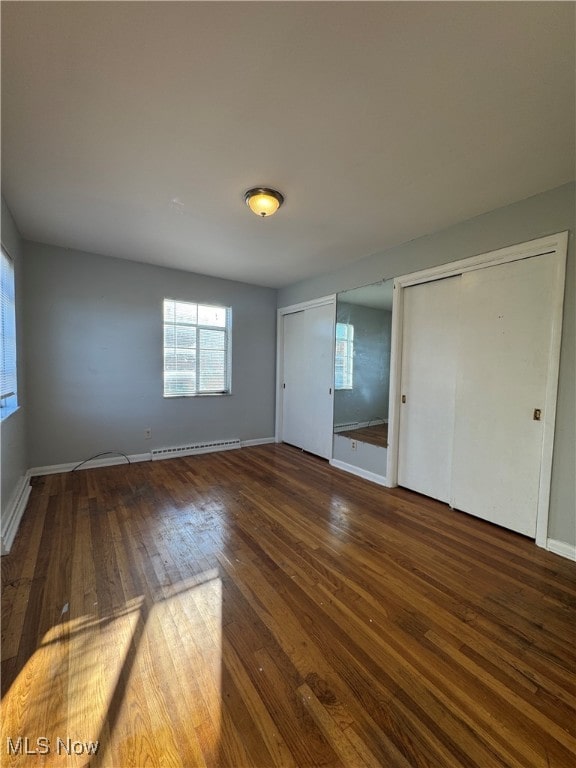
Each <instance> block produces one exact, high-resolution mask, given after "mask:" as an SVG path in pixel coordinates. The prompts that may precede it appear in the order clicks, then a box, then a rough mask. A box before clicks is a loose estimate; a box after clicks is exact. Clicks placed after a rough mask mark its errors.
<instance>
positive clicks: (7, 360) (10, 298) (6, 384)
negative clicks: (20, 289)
mask: <svg viewBox="0 0 576 768" xmlns="http://www.w3.org/2000/svg"><path fill="white" fill-rule="evenodd" d="M1 253H2V266H1V277H0V296H1V304H2V309H1V316H2V317H1V324H2V326H1V347H2V348H1V360H0V365H1V368H0V414H1V417H2V418H4V416H7V415H8V414H9V413H11V412H12V411H13V410H14V409H15V408H16V406H17V405H18V401H17V380H16V305H15V298H14V264H13V263H12V259H11V258H10V257H9V256H8V254H7V253H6V251H5V250H4V249H3V248H2V249H1Z"/></svg>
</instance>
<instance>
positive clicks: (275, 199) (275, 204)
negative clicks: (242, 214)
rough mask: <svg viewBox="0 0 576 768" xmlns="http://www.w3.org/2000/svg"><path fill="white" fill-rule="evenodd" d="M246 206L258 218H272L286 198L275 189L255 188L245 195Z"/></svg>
mask: <svg viewBox="0 0 576 768" xmlns="http://www.w3.org/2000/svg"><path fill="white" fill-rule="evenodd" d="M244 199H245V200H246V205H247V206H248V207H249V208H250V210H251V211H253V212H254V213H255V214H256V216H262V217H264V216H272V214H273V213H276V211H277V210H278V208H280V206H281V205H282V203H283V202H284V197H283V196H282V195H281V194H280V192H277V191H276V190H275V189H268V188H267V187H255V188H254V189H249V190H248V192H246V194H245V195H244Z"/></svg>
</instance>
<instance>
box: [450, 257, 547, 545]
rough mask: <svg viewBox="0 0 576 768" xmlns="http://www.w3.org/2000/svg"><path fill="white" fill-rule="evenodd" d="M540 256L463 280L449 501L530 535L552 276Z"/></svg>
mask: <svg viewBox="0 0 576 768" xmlns="http://www.w3.org/2000/svg"><path fill="white" fill-rule="evenodd" d="M551 262H552V260H551V258H550V257H549V256H546V255H543V256H537V257H533V258H530V259H523V260H520V261H514V262H511V263H508V264H502V265H499V266H494V267H490V268H487V269H479V270H475V271H473V272H468V273H466V274H464V275H462V283H461V299H462V307H463V312H462V317H461V323H460V343H459V352H458V377H457V386H456V409H455V412H456V418H455V427H454V453H453V471H452V499H451V503H452V506H454V507H455V508H456V509H461V510H464V511H465V512H469V513H471V514H473V515H476V516H478V517H481V518H483V519H485V520H489V521H491V522H494V523H497V524H498V525H502V526H504V527H506V528H510V529H512V530H515V531H518V532H519V533H523V534H525V535H528V536H531V537H534V536H535V534H536V513H537V505H538V491H539V483H540V464H541V457H542V430H543V423H542V421H535V420H534V410H535V409H543V408H544V404H545V397H546V383H547V372H548V365H549V354H550V338H551V327H552V312H553V306H554V303H553V294H554V282H555V271H554V265H553V263H551Z"/></svg>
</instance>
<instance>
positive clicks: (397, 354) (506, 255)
mask: <svg viewBox="0 0 576 768" xmlns="http://www.w3.org/2000/svg"><path fill="white" fill-rule="evenodd" d="M567 249H568V232H559V233H557V234H554V235H549V236H547V237H541V238H538V239H536V240H530V241H528V242H525V243H518V244H517V245H512V246H509V247H507V248H500V249H498V250H496V251H489V252H487V253H483V254H480V255H478V256H472V257H470V258H467V259H461V260H459V261H453V262H449V263H448V264H442V265H440V266H436V267H431V268H429V269H424V270H420V271H419V272H412V273H411V274H407V275H402V276H400V277H397V278H396V279H395V280H394V301H393V308H392V354H391V360H390V409H389V413H390V416H389V424H388V445H389V447H388V462H387V471H386V477H387V480H388V484H389V485H390V486H391V487H393V486H396V485H398V446H399V423H400V397H401V391H400V388H401V376H402V317H403V310H404V306H403V304H404V296H403V291H404V289H405V288H408V287H409V286H411V285H417V284H418V283H426V282H430V281H432V280H439V279H442V278H444V277H452V276H455V275H460V274H463V273H464V272H470V271H472V270H475V269H484V268H486V267H491V266H494V265H496V264H506V263H507V262H511V261H518V260H519V259H527V258H530V257H533V256H540V255H542V254H553V255H554V262H555V291H554V306H553V319H552V329H551V344H550V356H549V361H548V379H547V388H546V402H545V403H544V409H543V411H544V414H543V422H544V432H543V443H542V463H541V475H540V491H539V497H538V512H537V520H536V544H538V546H540V547H547V544H548V513H549V506H550V481H551V476H552V453H553V447H554V426H555V422H556V400H557V392H558V371H559V367H560V344H561V339H562V311H563V306H564V283H565V273H566V253H567ZM486 481H487V482H489V481H490V479H489V478H486Z"/></svg>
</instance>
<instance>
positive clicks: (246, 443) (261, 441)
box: [241, 437, 276, 448]
mask: <svg viewBox="0 0 576 768" xmlns="http://www.w3.org/2000/svg"><path fill="white" fill-rule="evenodd" d="M275 442H276V438H275V437H258V438H256V440H242V441H241V444H242V448H250V446H253V445H269V444H270V443H275Z"/></svg>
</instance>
